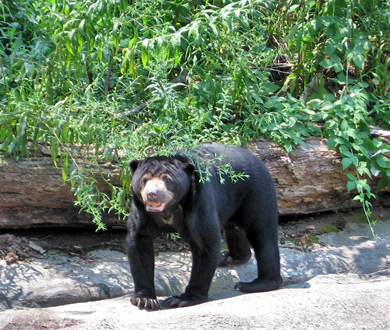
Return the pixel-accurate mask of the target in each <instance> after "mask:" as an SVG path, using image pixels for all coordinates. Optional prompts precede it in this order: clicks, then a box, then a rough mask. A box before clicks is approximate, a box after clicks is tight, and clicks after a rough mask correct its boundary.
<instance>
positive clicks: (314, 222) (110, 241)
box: [0, 208, 389, 264]
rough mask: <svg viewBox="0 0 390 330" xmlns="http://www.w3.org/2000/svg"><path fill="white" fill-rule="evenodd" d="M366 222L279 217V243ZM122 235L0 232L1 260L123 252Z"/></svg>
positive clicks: (164, 244)
mask: <svg viewBox="0 0 390 330" xmlns="http://www.w3.org/2000/svg"><path fill="white" fill-rule="evenodd" d="M386 214H389V208H387V209H386V208H380V209H378V210H376V211H375V213H374V214H373V216H372V219H373V220H376V219H379V220H380V219H381V218H384V217H385V216H386ZM366 221H367V220H366V218H365V215H364V213H363V212H362V211H361V210H355V211H350V212H339V213H327V214H320V215H310V216H301V217H296V218H281V219H280V226H279V240H280V246H282V247H291V248H297V249H302V250H307V249H310V247H311V246H312V245H313V244H316V243H318V239H317V236H318V235H322V234H326V233H331V232H337V231H340V230H342V229H343V228H344V227H345V225H346V223H347V222H360V223H365V222H366ZM125 238H126V232H125V231H124V230H118V229H110V230H107V231H99V232H96V231H94V230H93V229H63V228H55V229H53V228H51V229H47V228H37V229H26V230H17V231H16V230H15V231H7V232H4V233H1V232H0V259H4V260H5V261H6V262H7V263H8V264H11V263H13V262H16V261H23V260H25V261H26V260H29V259H30V258H45V257H46V256H47V254H48V253H61V254H65V255H67V256H73V257H74V256H77V257H80V258H83V257H86V256H87V254H88V252H90V251H92V250H101V249H109V250H113V251H119V252H124V251H125ZM222 246H223V245H222ZM154 248H155V253H156V254H158V253H159V252H166V251H186V250H187V249H188V247H187V244H186V243H185V242H184V241H183V240H181V239H180V238H179V237H178V236H177V235H174V234H161V235H160V236H158V237H157V238H156V239H155V243H154Z"/></svg>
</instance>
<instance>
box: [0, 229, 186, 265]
mask: <svg viewBox="0 0 390 330" xmlns="http://www.w3.org/2000/svg"><path fill="white" fill-rule="evenodd" d="M125 239H126V232H125V231H124V230H114V229H111V230H108V231H104V232H103V231H101V232H95V231H93V230H90V229H58V228H56V229H45V228H40V229H34V230H32V229H29V230H17V231H13V232H11V233H7V234H2V233H0V259H4V260H5V261H6V262H7V264H11V263H13V262H16V261H28V260H29V259H31V258H45V257H46V256H47V254H48V253H61V254H64V255H67V256H70V257H75V256H77V257H79V258H83V257H87V254H88V252H90V251H93V250H102V249H108V250H113V251H119V252H124V251H125V250H126V248H125ZM154 248H155V253H156V254H158V253H159V252H165V251H184V250H186V249H187V244H186V243H185V242H184V241H183V240H181V239H180V238H179V237H177V236H173V235H167V234H163V235H160V236H158V237H157V238H156V239H155V242H154Z"/></svg>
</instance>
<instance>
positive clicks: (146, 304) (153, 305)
mask: <svg viewBox="0 0 390 330" xmlns="http://www.w3.org/2000/svg"><path fill="white" fill-rule="evenodd" d="M130 302H131V304H132V305H134V306H137V307H139V308H145V309H150V310H152V311H158V310H160V309H161V306H160V302H159V301H158V300H157V299H156V298H148V297H142V296H140V295H137V294H133V295H132V296H131V297H130Z"/></svg>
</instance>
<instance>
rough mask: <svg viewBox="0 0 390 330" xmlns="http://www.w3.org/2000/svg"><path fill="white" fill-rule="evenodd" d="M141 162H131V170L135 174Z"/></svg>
mask: <svg viewBox="0 0 390 330" xmlns="http://www.w3.org/2000/svg"><path fill="white" fill-rule="evenodd" d="M140 162H141V161H140V160H136V159H133V160H132V161H131V162H130V168H131V170H132V171H133V173H134V172H135V170H136V169H137V168H138V165H139V163H140Z"/></svg>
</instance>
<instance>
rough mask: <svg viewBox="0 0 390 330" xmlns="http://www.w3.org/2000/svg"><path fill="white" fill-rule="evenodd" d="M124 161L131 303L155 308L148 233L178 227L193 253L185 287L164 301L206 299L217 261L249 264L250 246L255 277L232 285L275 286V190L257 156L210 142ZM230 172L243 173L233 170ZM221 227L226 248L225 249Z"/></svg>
mask: <svg viewBox="0 0 390 330" xmlns="http://www.w3.org/2000/svg"><path fill="white" fill-rule="evenodd" d="M224 166H228V167H227V168H228V169H229V170H224ZM130 167H131V170H132V172H133V177H132V184H131V191H132V207H131V211H130V215H129V219H128V234H127V238H126V245H127V254H128V260H129V263H130V270H131V273H132V276H133V280H134V290H135V291H134V293H133V294H132V295H131V298H130V301H131V303H132V304H133V305H135V306H138V307H141V308H145V309H152V310H158V309H160V308H161V307H160V303H159V301H158V300H157V297H156V294H155V287H154V250H153V238H154V237H155V236H156V235H157V234H159V233H161V232H178V233H179V234H180V236H181V237H182V238H183V239H184V240H185V241H187V242H188V244H189V247H190V249H191V253H192V270H191V277H190V280H189V283H188V286H187V288H186V289H185V292H184V293H183V294H181V295H179V296H174V297H171V298H168V299H166V300H165V301H163V303H162V306H163V307H167V308H173V307H185V306H191V305H195V304H199V303H203V302H205V301H207V300H208V291H209V288H210V284H211V281H212V278H213V276H214V272H215V270H216V268H217V267H218V265H221V266H232V265H240V264H243V263H245V262H247V261H248V260H249V259H250V257H251V248H253V250H254V252H255V257H256V260H257V265H258V277H257V278H256V279H255V280H253V281H252V282H239V283H237V284H236V285H235V288H237V289H239V290H241V291H242V292H263V291H271V290H276V289H278V288H279V287H280V285H281V284H282V278H281V276H280V260H279V249H278V210H277V201H276V193H275V188H274V184H273V181H272V178H271V175H270V174H269V172H268V170H267V168H266V167H265V165H264V164H263V163H262V161H261V160H259V159H258V158H256V157H255V156H253V155H252V154H250V153H249V152H248V151H247V150H245V149H243V148H240V147H236V146H225V145H218V144H216V145H204V146H198V147H195V148H194V149H193V150H190V151H189V152H188V153H186V155H185V154H178V155H176V156H173V157H165V156H156V157H149V158H146V159H144V160H133V161H131V162H130ZM231 170H232V171H234V173H236V174H238V173H241V174H243V176H242V177H241V178H237V177H235V176H234V175H233V176H232V175H231V174H230V173H228V172H231ZM205 173H207V174H205ZM201 175H203V178H202V177H201ZM201 178H202V179H201ZM222 230H223V231H224V232H225V235H226V236H225V237H226V242H227V246H228V252H227V253H225V254H223V255H221V252H220V248H221V235H222Z"/></svg>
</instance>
